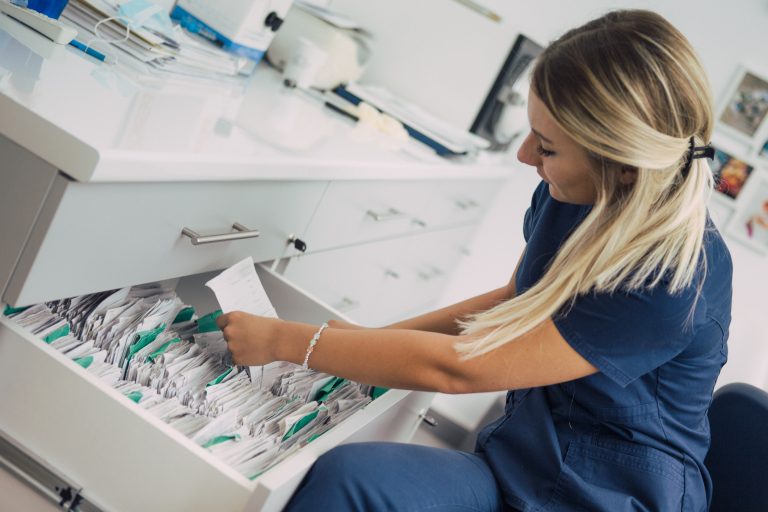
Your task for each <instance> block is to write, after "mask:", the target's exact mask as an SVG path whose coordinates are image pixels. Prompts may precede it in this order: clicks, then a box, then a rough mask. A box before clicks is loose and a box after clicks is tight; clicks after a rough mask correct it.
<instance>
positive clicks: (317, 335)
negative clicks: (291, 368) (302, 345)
mask: <svg viewBox="0 0 768 512" xmlns="http://www.w3.org/2000/svg"><path fill="white" fill-rule="evenodd" d="M327 327H328V322H323V325H321V326H320V329H318V330H317V332H316V333H315V335H314V336H312V339H311V340H309V346H308V347H307V355H306V356H304V363H303V364H302V365H301V367H302V368H304V369H305V370H308V369H309V356H310V354H312V351H313V350H315V345H317V342H318V341H319V340H320V335H321V334H323V331H324V330H325V329H326V328H327Z"/></svg>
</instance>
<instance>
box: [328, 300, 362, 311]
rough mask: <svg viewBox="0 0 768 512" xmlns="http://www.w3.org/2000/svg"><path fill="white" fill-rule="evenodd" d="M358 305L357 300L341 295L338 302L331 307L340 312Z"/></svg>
mask: <svg viewBox="0 0 768 512" xmlns="http://www.w3.org/2000/svg"><path fill="white" fill-rule="evenodd" d="M359 305H360V303H359V302H357V301H356V300H352V299H350V298H349V297H342V298H341V300H340V301H339V302H337V303H336V304H334V305H333V309H335V310H337V311H341V312H342V313H345V312H347V311H350V310H352V309H355V308H356V307H358V306H359Z"/></svg>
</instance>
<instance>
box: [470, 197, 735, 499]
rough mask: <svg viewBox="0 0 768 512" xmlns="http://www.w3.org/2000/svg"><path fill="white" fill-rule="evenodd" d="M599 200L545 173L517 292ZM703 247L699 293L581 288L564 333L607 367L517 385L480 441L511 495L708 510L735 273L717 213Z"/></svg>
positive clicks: (564, 316) (527, 229) (529, 218)
mask: <svg viewBox="0 0 768 512" xmlns="http://www.w3.org/2000/svg"><path fill="white" fill-rule="evenodd" d="M589 210H590V207H589V206H580V205H572V204H566V203H562V202H560V201H557V200H556V199H554V198H552V196H551V195H550V193H549V187H548V185H547V184H546V183H543V182H542V183H541V184H540V185H539V187H538V188H537V189H536V192H535V193H534V196H533V200H532V202H531V207H530V209H529V210H528V212H527V213H526V216H525V223H524V234H525V239H526V242H527V246H526V251H525V255H524V257H523V259H522V261H521V263H520V267H519V269H518V271H517V277H516V285H517V290H518V293H523V292H525V290H527V289H528V288H530V287H531V286H532V285H533V284H534V283H536V281H538V279H539V278H540V277H541V276H542V275H543V273H544V271H545V269H546V268H547V265H548V263H549V262H550V260H551V259H552V257H553V256H554V254H555V253H556V251H557V250H558V248H559V247H560V245H561V244H562V243H563V242H564V241H565V240H566V239H567V237H568V235H569V234H570V233H571V232H572V231H573V230H574V228H575V227H576V226H578V224H579V223H580V222H581V221H582V220H583V219H584V218H585V217H586V215H587V214H588V213H589ZM704 251H705V253H706V259H707V271H706V273H704V272H701V274H700V276H699V278H702V277H703V278H704V283H703V286H702V290H701V296H699V298H698V300H695V295H696V290H695V286H692V287H691V289H689V290H687V291H684V292H683V293H681V294H677V295H674V296H673V295H670V294H669V293H668V292H667V291H666V286H665V285H664V283H662V285H661V286H657V287H656V288H654V289H653V290H650V291H649V290H646V291H640V292H629V293H628V292H626V291H623V292H616V293H614V294H613V295H609V294H606V293H592V294H587V295H584V296H580V297H578V298H577V300H576V302H575V304H574V305H573V307H572V308H571V309H570V310H564V311H563V312H562V313H561V314H558V315H556V316H555V318H554V322H555V325H556V326H557V328H558V330H559V332H560V334H561V335H562V336H563V338H565V340H566V341H567V342H568V343H569V344H570V346H571V347H573V349H574V350H576V351H577V352H578V353H579V354H581V356H582V357H584V358H585V359H586V360H587V361H589V362H590V363H592V365H594V366H595V367H596V368H597V369H598V370H599V372H598V373H596V374H594V375H590V376H588V377H584V378H581V379H577V380H574V381H570V382H565V383H562V384H555V385H552V386H544V387H538V388H532V389H523V390H517V391H512V392H510V393H509V394H508V395H507V404H506V408H505V415H504V416H503V417H501V418H499V419H498V420H497V421H495V422H493V423H491V424H490V425H488V426H487V427H485V428H484V429H483V430H482V431H481V432H480V434H479V436H478V440H477V451H478V452H479V453H481V454H482V455H483V456H484V457H485V458H486V460H487V461H488V464H489V465H490V467H491V469H492V470H493V472H494V474H495V476H496V478H497V480H498V483H499V485H500V486H501V489H502V491H503V494H504V497H505V499H506V501H507V503H508V504H509V505H511V506H513V507H515V508H518V509H520V510H525V511H529V510H542V511H565V510H568V511H572V510H588V511H610V512H619V511H629V510H632V511H639V510H642V511H666V510H683V511H697V512H698V511H704V510H708V506H709V502H710V499H711V494H712V485H711V480H710V478H709V474H708V473H707V470H706V468H705V467H704V456H705V455H706V453H707V450H708V448H709V439H710V438H709V423H708V420H707V409H708V408H709V405H710V402H711V399H712V392H713V389H714V385H715V380H716V379H717V376H718V374H719V373H720V369H721V367H722V366H723V364H724V363H725V361H726V358H727V345H726V340H727V338H728V326H729V324H730V320H731V274H732V265H731V258H730V254H729V252H728V249H727V248H726V246H725V244H724V242H723V240H722V238H721V237H720V234H719V233H718V232H717V230H716V228H715V227H714V225H712V224H711V222H709V224H708V229H707V232H706V234H705V241H704ZM694 303H695V306H694ZM694 307H695V309H693V308H694ZM692 311H693V314H692V315H691V312H692Z"/></svg>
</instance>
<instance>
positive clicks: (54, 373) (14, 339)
mask: <svg viewBox="0 0 768 512" xmlns="http://www.w3.org/2000/svg"><path fill="white" fill-rule="evenodd" d="M15 151H23V150H21V149H20V148H18V147H17V148H15V149H14V151H11V153H14V152H15ZM14 154H15V153H14ZM9 156H12V155H11V154H10V153H9ZM36 172H37V173H38V174H39V175H40V176H39V177H36V178H35V179H34V180H28V179H26V178H22V176H26V177H29V175H27V174H23V173H22V172H21V171H20V170H19V169H18V168H13V167H3V168H0V178H1V179H2V182H3V190H5V191H8V190H24V191H25V195H24V197H14V195H13V194H12V193H10V194H9V193H7V192H6V193H5V196H4V197H6V199H7V201H5V202H4V203H3V204H0V214H2V215H3V216H4V218H12V217H13V215H14V212H15V211H16V210H17V209H19V210H20V209H22V206H23V208H24V209H25V210H24V211H25V213H24V214H23V215H19V216H18V217H17V218H18V222H19V225H18V226H17V228H18V229H16V231H14V233H12V236H11V238H10V240H11V241H12V243H11V244H9V245H6V246H5V253H4V255H3V258H0V271H2V272H1V273H0V276H7V278H5V277H4V282H2V283H0V285H2V284H5V286H4V288H3V294H2V301H3V302H4V303H6V304H11V305H13V306H22V305H28V304H31V303H38V302H44V301H49V300H54V299H60V298H64V297H70V296H74V295H80V294H84V293H93V292H96V291H102V290H108V289H114V288H118V287H122V286H127V285H132V284H140V283H145V282H151V281H155V280H161V279H168V278H172V277H180V278H181V282H180V283H179V290H186V291H189V290H197V291H196V292H194V293H192V294H191V295H189V296H185V295H184V293H186V292H184V293H182V292H181V291H180V292H179V293H180V296H181V298H182V299H184V300H185V301H187V302H188V303H191V304H193V305H198V304H199V303H200V300H201V297H200V296H197V295H200V294H205V293H207V292H205V291H204V289H203V286H202V281H200V276H201V275H203V273H205V272H210V271H213V270H219V269H221V268H224V267H227V266H229V265H231V264H233V263H235V262H237V261H239V260H240V259H242V258H243V257H244V256H247V255H251V256H254V258H255V259H256V260H258V261H266V260H272V259H275V258H280V257H281V256H285V255H286V254H289V252H287V251H288V247H289V246H288V238H289V236H290V235H293V234H296V235H300V236H302V237H303V238H304V239H305V240H306V241H307V243H308V245H309V249H310V250H309V252H308V253H307V254H306V255H302V256H298V257H293V258H291V260H290V261H289V262H288V265H287V267H286V268H287V271H286V273H285V274H284V275H279V274H276V273H272V272H270V271H268V270H266V268H260V269H259V272H260V273H261V277H262V280H263V282H264V284H265V287H266V288H267V291H268V293H269V295H270V297H271V299H272V301H273V302H274V304H275V308H276V309H277V311H278V313H279V315H280V316H281V317H282V318H286V319H292V320H300V321H305V322H312V323H319V322H322V321H324V320H327V319H329V318H334V317H337V318H350V317H351V318H352V319H354V320H356V321H360V322H370V323H382V321H385V320H386V321H389V320H391V321H394V320H396V319H398V318H402V317H403V316H407V315H409V314H412V313H415V312H418V311H421V310H423V309H425V308H427V307H428V306H429V303H430V301H432V300H435V298H436V297H437V296H438V295H439V290H440V287H441V286H443V285H444V284H445V280H446V278H447V277H448V275H449V274H450V272H451V269H452V268H453V267H454V266H455V264H456V263H457V261H458V259H459V258H460V257H461V251H462V244H463V243H465V242H466V241H468V239H469V237H470V236H471V234H472V231H473V223H474V222H475V220H476V219H477V213H476V212H475V211H473V210H472V208H473V207H470V208H463V209H462V208H460V207H457V206H456V205H455V201H454V197H453V196H451V195H450V193H444V191H446V190H453V191H454V192H457V191H459V190H460V189H461V190H462V191H465V190H476V191H480V192H479V194H480V196H482V197H483V198H484V199H489V198H490V191H492V190H493V186H491V185H492V184H491V185H489V182H484V181H482V180H472V181H469V182H468V184H466V187H463V186H461V182H458V181H457V182H453V183H449V184H448V185H446V184H443V183H441V182H440V181H437V180H433V181H420V182H412V181H401V182H386V181H378V182H331V183H330V185H329V183H328V182H327V181H324V180H318V181H287V182H279V181H245V182H224V181H222V182H218V181H214V182H194V183H185V182H182V183H162V182H161V183H141V182H138V183H81V182H76V181H72V180H70V179H68V178H67V177H65V176H64V175H62V174H60V173H58V172H57V171H56V170H55V169H54V168H53V167H50V166H46V165H45V164H40V168H39V169H38V171H36ZM449 185H450V186H449ZM336 189H340V190H343V191H346V193H347V196H346V198H347V199H346V201H347V202H346V203H343V204H346V205H347V206H349V205H350V204H357V205H358V206H357V207H356V208H358V209H359V208H363V205H365V208H366V209H371V210H373V209H375V208H378V206H382V207H383V205H389V204H392V205H394V206H392V208H398V209H400V210H402V211H404V212H405V211H407V212H409V213H408V217H407V218H408V222H402V221H403V219H393V220H392V222H390V221H389V220H380V221H376V220H375V219H374V218H373V216H371V215H367V214H366V212H363V219H364V222H368V221H367V220H366V219H370V220H371V225H370V227H371V230H369V231H365V232H362V231H360V230H359V229H358V227H359V226H356V225H354V223H353V222H352V219H351V218H349V217H347V216H346V215H351V213H349V212H350V211H351V210H350V209H349V208H346V209H345V207H342V206H340V203H339V202H338V201H339V200H340V199H338V196H337V195H336V193H335V192H334V191H335V190H336ZM371 191H373V192H371ZM369 192H370V194H371V195H370V196H369V197H377V198H378V199H377V201H379V202H378V203H376V204H374V203H370V202H360V203H357V202H355V201H354V200H353V198H354V197H356V196H357V195H360V196H363V195H365V194H367V193H369ZM438 192H440V193H438ZM441 194H442V195H441ZM406 198H407V201H406ZM390 199H391V201H390ZM406 203H407V204H408V205H406ZM441 203H442V204H441ZM377 205H378V206H377ZM446 205H449V206H450V207H448V206H446ZM369 206H370V208H368V207H369ZM337 207H338V210H337V209H336V208H337ZM454 210H456V211H454ZM464 210H467V211H469V212H470V213H468V214H466V216H462V215H464V213H465V212H464ZM481 210H482V208H477V210H476V211H477V212H480V211H481ZM441 212H442V213H441ZM357 213H358V214H359V213H360V212H359V211H358V212H357ZM329 215H330V216H332V217H333V216H336V218H337V219H338V222H336V223H334V221H333V220H332V219H329V217H328V216H329ZM415 218H418V219H420V220H422V222H420V223H417V224H415V223H413V222H412V219H415ZM357 221H358V223H359V221H360V219H359V218H357ZM234 223H239V224H242V225H244V226H246V227H247V228H250V229H257V230H259V232H260V233H259V235H260V236H259V237H256V238H248V239H243V240H234V241H222V242H219V243H211V244H203V245H193V244H192V243H191V240H190V238H189V237H187V236H185V235H183V233H182V231H183V229H184V228H189V229H191V230H194V231H196V232H198V233H199V234H200V235H204V236H207V235H214V234H221V233H226V232H228V231H232V230H231V229H230V228H231V226H232V225H233V224H234ZM451 225H452V226H453V227H451ZM327 228H330V229H327ZM294 253H295V251H294ZM195 280H198V281H200V282H195V283H194V284H193V285H190V284H189V283H190V282H194V281H195ZM305 290H306V291H305ZM209 295H210V294H209ZM210 299H211V296H208V297H204V298H203V301H205V300H208V301H210ZM327 303H331V305H326V304H327ZM210 306H211V304H210V303H208V304H205V306H204V307H203V308H200V307H198V310H199V311H203V312H204V311H208V310H209V309H210ZM334 306H335V307H336V308H338V309H340V310H342V312H338V311H336V310H335V309H334ZM350 306H357V307H358V310H357V311H355V308H354V307H350ZM205 308H208V309H205ZM344 310H346V314H347V316H344ZM0 388H1V389H3V393H2V394H0V411H2V413H1V414H0V433H1V434H2V435H3V437H5V438H7V439H12V440H13V443H16V444H17V445H18V447H20V448H22V449H23V450H25V451H27V452H29V453H30V454H32V456H34V457H35V458H37V459H39V460H43V461H44V462H45V465H46V466H48V467H50V468H52V469H53V470H55V472H56V473H58V474H62V475H65V476H66V478H67V481H68V482H71V484H70V485H72V486H73V488H75V489H82V492H81V496H82V497H83V499H84V500H85V503H87V504H88V505H89V506H95V507H99V508H103V509H105V510H117V511H122V510H127V511H132V510H164V511H175V510H178V511H186V510H204V509H215V510H232V511H241V510H253V511H255V510H279V509H280V508H282V506H283V505H284V504H285V503H286V501H287V500H288V499H289V497H290V495H291V494H292V492H293V491H294V490H295V488H296V486H297V485H298V484H299V482H300V481H301V478H302V477H303V475H304V474H305V473H306V471H307V470H308V468H309V467H310V466H311V464H312V463H313V461H314V460H315V459H316V458H317V456H319V455H320V454H322V453H323V452H325V451H327V450H328V449H330V448H332V447H333V446H336V445H338V444H340V443H345V442H350V441H366V440H379V441H381V440H389V441H408V440H409V439H410V437H411V435H412V434H413V432H414V431H415V429H416V428H417V426H418V424H419V422H420V421H421V418H422V417H423V415H424V414H425V412H426V409H427V407H428V406H429V403H430V401H431V398H432V394H431V393H418V392H407V391H400V390H390V391H389V392H387V393H385V394H384V395H382V396H381V397H379V398H377V399H376V400H374V401H373V402H371V403H370V404H369V405H367V406H366V407H364V408H363V409H361V410H360V411H358V412H357V413H355V414H354V415H353V416H351V417H350V418H348V419H347V420H345V421H344V422H342V423H341V424H340V425H338V426H337V427H334V428H333V429H332V430H330V431H329V432H327V433H325V434H324V435H323V436H321V437H320V438H318V439H316V440H314V441H313V442H311V443H310V444H308V445H307V446H305V447H303V448H301V449H300V450H298V451H297V452H296V453H295V454H294V455H292V456H291V457H289V458H287V459H285V460H283V461H282V462H280V463H279V464H278V465H276V466H275V467H273V468H271V469H270V470H268V471H267V472H266V473H264V474H262V475H260V476H259V477H258V478H256V479H254V480H249V479H247V478H245V477H243V476H242V475H241V474H239V473H237V472H236V471H234V470H233V469H232V468H230V467H229V466H227V465H225V464H223V463H222V462H221V461H219V460H218V459H216V458H215V457H213V456H212V455H211V454H210V453H209V452H208V451H207V450H205V449H203V448H201V447H200V446H198V445H197V444H195V443H193V442H192V441H190V440H189V439H188V438H186V437H184V436H183V435H181V434H180V433H179V432H177V431H175V430H174V429H172V428H171V427H169V426H168V425H166V424H165V423H163V422H162V421H159V420H158V419H156V418H155V417H154V416H152V415H150V414H149V413H147V412H145V411H144V410H143V409H141V408H139V407H137V406H135V404H133V403H132V402H130V401H129V400H127V399H125V397H124V396H122V395H121V394H120V393H119V392H117V391H115V390H114V389H112V388H111V387H109V386H108V385H106V384H104V383H103V382H102V381H100V380H98V379H96V378H94V377H93V376H92V375H91V374H89V373H88V372H86V371H85V370H83V369H82V368H81V367H80V366H78V365H77V364H75V363H73V362H72V361H70V360H69V359H67V358H66V357H64V356H62V355H61V354H60V353H59V352H57V351H56V350H55V349H53V348H51V347H49V346H48V345H46V344H44V343H42V342H41V341H40V340H38V339H36V338H35V337H34V336H32V335H31V334H29V333H27V332H25V331H24V330H22V329H21V328H19V327H18V326H17V325H15V324H14V323H13V322H12V321H9V320H8V319H5V318H3V319H0Z"/></svg>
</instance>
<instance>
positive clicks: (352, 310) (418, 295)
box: [284, 226, 474, 326]
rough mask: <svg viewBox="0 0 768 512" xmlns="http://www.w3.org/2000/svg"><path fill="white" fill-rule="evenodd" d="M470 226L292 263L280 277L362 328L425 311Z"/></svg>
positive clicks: (466, 239)
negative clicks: (301, 288) (299, 287)
mask: <svg viewBox="0 0 768 512" xmlns="http://www.w3.org/2000/svg"><path fill="white" fill-rule="evenodd" d="M473 232H474V228H473V226H468V227H460V228H452V229H446V230H437V231H432V232H429V233H424V234H419V235H411V236H407V237H402V238H397V239H393V240H384V241H379V242H371V243H367V244H361V245H358V246H355V247H348V248H344V249H341V250H330V251H323V252H319V253H315V254H308V255H306V256H299V257H295V258H292V259H291V261H290V262H289V263H288V266H287V267H286V269H285V274H284V275H285V277H286V278H288V279H290V280H291V282H293V283H296V284H297V285H300V286H302V287H303V288H304V289H306V290H308V291H310V292H311V293H313V294H314V295H316V296H317V297H318V298H319V299H320V300H322V301H324V302H326V303H328V304H330V305H331V306H332V307H333V308H335V309H337V310H338V311H341V312H343V313H344V314H346V315H348V316H349V317H350V318H351V319H352V320H354V321H355V322H357V323H361V324H363V325H369V326H376V325H384V324H388V323H392V322H395V321H397V320H402V319H403V318H404V317H405V316H409V315H410V314H412V313H414V312H419V311H422V310H424V309H427V308H429V306H430V305H431V304H434V303H435V302H436V301H437V300H438V299H439V298H440V294H441V292H442V290H443V289H444V288H445V287H446V286H447V284H448V282H449V279H450V278H451V277H452V274H453V271H454V269H455V268H456V266H457V265H458V263H459V261H460V258H461V255H462V253H463V252H464V251H465V250H466V245H467V244H468V243H469V241H470V238H471V236H472V234H473Z"/></svg>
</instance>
